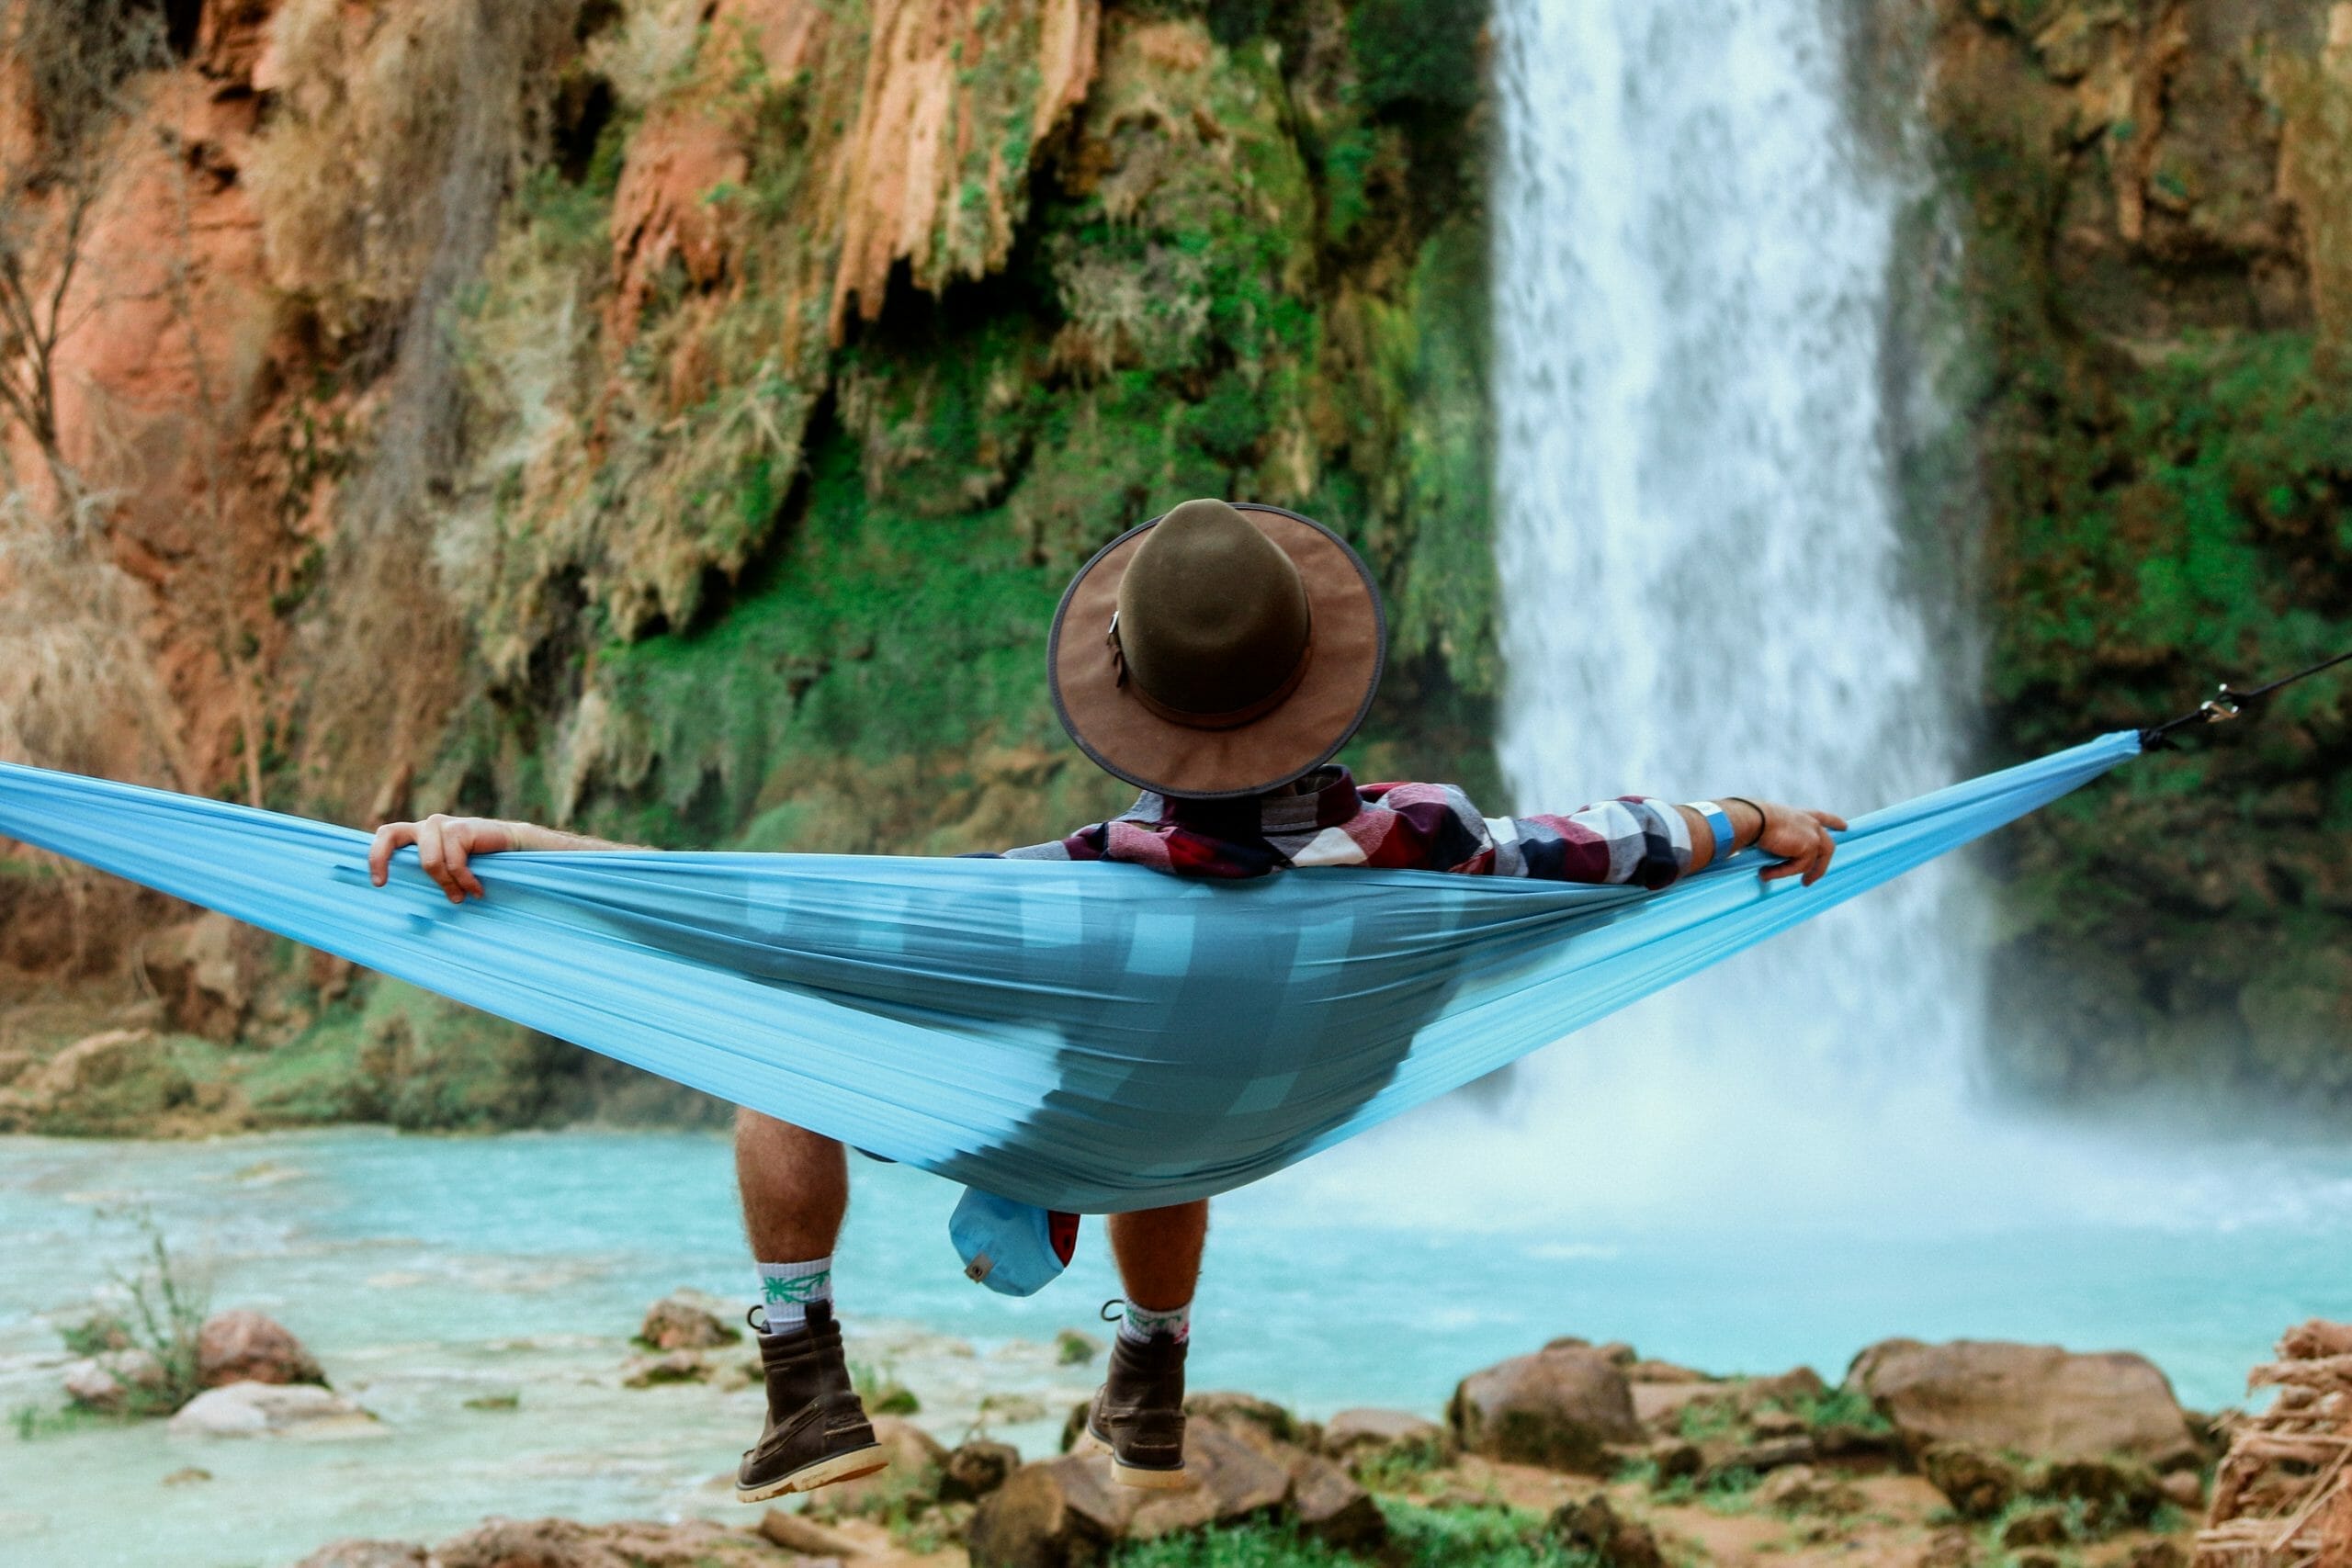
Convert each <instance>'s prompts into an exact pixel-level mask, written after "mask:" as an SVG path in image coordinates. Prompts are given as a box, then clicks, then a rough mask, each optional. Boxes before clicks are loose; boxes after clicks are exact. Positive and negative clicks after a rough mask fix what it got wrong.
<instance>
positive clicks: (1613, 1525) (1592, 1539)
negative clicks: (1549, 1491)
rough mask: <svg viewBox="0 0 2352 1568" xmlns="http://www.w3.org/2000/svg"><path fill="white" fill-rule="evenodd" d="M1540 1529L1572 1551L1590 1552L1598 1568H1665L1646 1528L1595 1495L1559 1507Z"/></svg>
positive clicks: (1663, 1558) (1661, 1555)
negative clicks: (1598, 1564) (1599, 1566)
mask: <svg viewBox="0 0 2352 1568" xmlns="http://www.w3.org/2000/svg"><path fill="white" fill-rule="evenodd" d="M1544 1529H1547V1530H1549V1531H1550V1532H1551V1534H1552V1535H1553V1536H1554V1537H1555V1539H1557V1540H1559V1541H1561V1542H1562V1543H1563V1544H1564V1545H1566V1546H1567V1547H1568V1548H1569V1549H1571V1550H1572V1551H1588V1552H1590V1553H1591V1554H1592V1555H1593V1557H1594V1558H1595V1559H1597V1560H1598V1561H1599V1562H1600V1564H1601V1568H1665V1563H1666V1558H1665V1554H1664V1553H1662V1552H1660V1551H1658V1546H1657V1536H1655V1535H1653V1534H1652V1533H1651V1532H1650V1528H1649V1527H1648V1526H1647V1525H1645V1524H1640V1523H1637V1522H1636V1521H1634V1520H1633V1519H1629V1518H1626V1517H1624V1516H1623V1515H1622V1514H1620V1513H1618V1512H1617V1510H1616V1509H1615V1508H1614V1507H1612V1506H1611V1505H1610V1502H1609V1499H1608V1498H1607V1497H1606V1496H1603V1495H1600V1494H1598V1493H1596V1494H1595V1495H1592V1496H1590V1497H1588V1498H1586V1499H1584V1500H1583V1501H1582V1502H1577V1503H1563V1504H1561V1505H1560V1506H1559V1507H1558V1508H1556V1509H1555V1510H1554V1512H1553V1514H1552V1517H1551V1518H1550V1520H1549V1521H1548V1522H1547V1523H1546V1524H1545V1526H1544Z"/></svg>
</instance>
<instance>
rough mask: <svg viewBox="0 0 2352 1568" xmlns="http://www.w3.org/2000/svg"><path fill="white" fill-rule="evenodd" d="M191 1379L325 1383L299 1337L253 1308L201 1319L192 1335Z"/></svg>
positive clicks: (206, 1383) (315, 1360) (207, 1382)
mask: <svg viewBox="0 0 2352 1568" xmlns="http://www.w3.org/2000/svg"><path fill="white" fill-rule="evenodd" d="M196 1377H197V1381H198V1382H200V1383H202V1384H203V1385H204V1386H205V1387H207V1388H219V1387H220V1386H222V1385H223V1384H225V1383H233V1382H262V1383H324V1382H326V1381H327V1377H326V1373H325V1372H324V1371H322V1370H321V1368H320V1366H319V1361H318V1358H317V1357H315V1356H313V1355H311V1352H310V1351H309V1350H307V1349H305V1348H303V1346H302V1342H301V1341H300V1340H299V1339H297V1338H295V1337H294V1336H293V1335H292V1334H290V1333H288V1331H287V1329H286V1328H285V1326H284V1325H281V1324H279V1323H277V1321H276V1320H274V1319H272V1318H267V1317H265V1316H263V1315H262V1314H260V1313H257V1312H224V1313H220V1314H216V1315H214V1316H212V1317H209V1318H207V1319H206V1320H205V1324H204V1326H203V1327H202V1328H201V1329H199V1330H198V1331H197V1337H196Z"/></svg>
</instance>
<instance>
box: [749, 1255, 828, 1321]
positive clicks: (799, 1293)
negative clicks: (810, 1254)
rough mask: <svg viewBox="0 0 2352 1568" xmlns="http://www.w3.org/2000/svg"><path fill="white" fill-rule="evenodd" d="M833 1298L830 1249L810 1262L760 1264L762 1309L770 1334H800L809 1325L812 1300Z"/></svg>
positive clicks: (826, 1300) (824, 1300)
mask: <svg viewBox="0 0 2352 1568" xmlns="http://www.w3.org/2000/svg"><path fill="white" fill-rule="evenodd" d="M832 1299H833V1258H832V1254H831V1253H827V1254H826V1255H825V1256H824V1257H822V1258H810V1259H809V1261H808V1262H806V1263H763V1264H761V1265H760V1311H761V1313H762V1314H763V1315H764V1316H765V1317H766V1318H767V1320H768V1332H769V1333H770V1334H796V1333H798V1332H799V1331H800V1330H801V1329H803V1328H806V1327H808V1326H809V1303H811V1302H831V1300H832Z"/></svg>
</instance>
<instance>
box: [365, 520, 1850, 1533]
mask: <svg viewBox="0 0 2352 1568" xmlns="http://www.w3.org/2000/svg"><path fill="white" fill-rule="evenodd" d="M1384 657H1385V626H1384V623H1383V619H1382V615H1381V606H1380V596H1379V592H1378V590H1377V588H1376V587H1375V585H1374V581H1373V579H1372V574H1371V572H1370V571H1369V570H1367V569H1366V568H1365V566H1364V564H1363V561H1362V560H1361V559H1359V558H1357V556H1356V554H1355V552H1354V551H1353V550H1351V549H1350V548H1349V547H1348V546H1347V545H1346V544H1345V543H1344V542H1342V541H1341V540H1340V538H1339V536H1337V535H1335V534H1332V533H1331V532H1329V530H1328V529H1325V528H1324V527H1322V526H1321V525H1318V524H1316V523H1312V522H1309V521H1308V520H1307V519H1306V518H1304V517H1300V516H1298V515H1296V514H1295V513H1289V512H1284V511H1283V510H1282V509H1281V508H1278V507H1270V506H1256V505H1248V506H1235V505H1230V504H1228V503H1227V502H1221V501H1191V502H1185V503H1184V504H1183V505H1182V506H1179V507H1177V508H1176V509H1175V510H1174V511H1172V512H1170V513H1168V514H1167V515H1166V516H1164V517H1161V518H1159V519H1156V520H1154V521H1153V522H1151V523H1147V524H1145V525H1142V526H1141V527H1138V528H1136V529H1133V530H1130V531H1129V532H1128V533H1126V534H1124V535H1122V536H1120V537H1119V538H1117V539H1115V540H1114V541H1113V542H1112V543H1111V544H1109V545H1107V546H1105V547H1103V549H1102V550H1101V551H1100V552H1098V553H1097V554H1096V555H1095V557H1094V558H1092V559H1091V560H1090V561H1088V562H1087V564H1086V565H1085V567H1084V568H1082V569H1081V570H1080V572H1079V574H1078V576H1077V578H1076V579H1075V580H1074V581H1072V582H1071V583H1070V586H1069V592H1066V593H1065V594H1064V595H1063V597H1062V602H1061V607H1060V609H1059V610H1058V611H1057V613H1056V615H1055V618H1054V625H1053V631H1052V638H1051V644H1050V651H1049V653H1048V655H1047V670H1048V678H1049V682H1050V685H1051V689H1052V692H1053V697H1054V705H1055V710H1056V712H1057V714H1058V715H1059V716H1060V717H1061V720H1062V723H1063V725H1064V727H1065V728H1068V729H1069V733H1070V736H1071V738H1072V739H1075V740H1076V741H1077V742H1078V745H1079V747H1080V750H1083V751H1084V752H1085V753H1086V754H1087V756H1089V757H1090V758H1091V759H1092V760H1093V761H1095V762H1097V763H1098V764H1100V765H1101V766H1102V767H1103V768H1104V769H1105V770H1107V771H1108V772H1110V773H1114V774H1115V775H1116V776H1118V777H1119V778H1122V779H1124V780H1125V781H1127V782H1128V783H1130V784H1136V785H1137V786H1138V787H1140V788H1141V789H1142V790H1143V791H1144V794H1143V795H1142V796H1141V798H1139V799H1138V800H1137V801H1136V805H1135V806H1134V807H1133V808H1131V809H1130V810H1129V811H1128V812H1127V813H1126V814H1125V816H1123V817H1120V818H1116V819H1115V820H1113V821H1110V822H1100V823H1095V824H1092V825H1091V826H1089V827H1086V828H1081V829H1079V830H1078V831H1077V832H1075V833H1073V834H1071V835H1070V836H1069V838H1067V839H1064V840H1060V841H1058V842H1056V843H1048V844H1039V845H1035V846H1033V847H1031V848H1028V849H1023V850H1014V851H1012V852H1011V853H1012V855H1014V856H1017V857H1023V858H1053V859H1069V860H1124V861H1134V862H1138V863H1143V864H1145V865H1148V866H1153V867H1156V868H1158V869H1159V870H1161V871H1165V872H1169V873H1171V874H1178V875H1190V876H1216V877H1249V876H1259V875H1263V874H1268V873H1271V872H1275V871H1281V870H1284V869H1288V868H1292V867H1300V866H1329V865H1373V866H1391V867H1417V868H1420V869H1424V870H1430V871H1447V872H1459V873H1467V874H1487V875H1498V876H1534V877H1548V878H1553V879H1555V880H1563V881H1571V882H1591V883H1634V884H1636V885H1639V886H1646V887H1662V886H1666V885H1667V884H1668V883H1669V882H1672V881H1673V880H1674V879H1675V878H1677V877H1678V876H1680V875H1683V874H1687V873H1689V872H1691V871H1694V870H1696V869H1698V868H1700V867H1702V866H1704V865H1707V864H1709V863H1712V862H1713V860H1715V859H1716V858H1717V857H1718V855H1719V854H1723V853H1736V852H1738V851H1740V850H1743V849H1747V848H1748V847H1751V846H1759V847H1761V848H1762V849H1763V850H1764V851H1765V852H1767V853H1768V854H1770V855H1772V856H1775V857H1778V863H1776V864H1773V865H1771V866H1769V867H1767V868H1766V869H1765V870H1764V872H1763V875H1764V876H1766V877H1767V878H1773V877H1783V876H1802V877H1803V878H1804V881H1805V882H1806V883H1807V884H1808V885H1809V884H1811V883H1813V882H1814V881H1815V880H1817V879H1818V878H1819V877H1820V875H1821V874H1822V873H1823V872H1824V871H1826V869H1827V868H1828V865H1829V861H1830V857H1831V855H1832V854H1833V853H1834V852H1835V849H1836V843H1835V840H1832V839H1831V837H1830V833H1831V832H1832V831H1833V830H1835V829H1843V828H1844V827H1845V826H1846V824H1845V823H1844V822H1843V821H1842V820H1840V819H1839V818H1837V817H1834V816H1831V815H1829V814H1828V813H1826V812H1821V811H1804V810H1796V809H1793V808H1791V807H1784V806H1774V805H1770V804H1769V803H1759V802H1755V801H1750V800H1746V799H1742V798H1740V797H1738V796H1730V797H1726V798H1725V799H1724V801H1723V802H1721V803H1720V804H1719V803H1717V802H1713V801H1700V802H1696V803H1694V804H1691V805H1688V806H1672V805H1668V803H1666V802H1664V801H1659V800H1652V799H1647V798H1642V797H1631V796H1629V797H1626V798H1623V799H1621V800H1612V801H1603V802H1600V804H1597V805H1593V806H1589V807H1584V808H1583V809H1581V810H1579V811H1577V812H1574V813H1572V814H1570V815H1568V816H1566V817H1527V818H1495V819H1491V820H1490V819H1487V818H1482V817H1480V816H1479V814H1478V812H1477V810H1476V807H1473V806H1472V805H1471V804H1470V802H1469V800H1468V799H1467V798H1466V797H1465V796H1464V795H1463V794H1462V792H1461V791H1460V790H1458V789H1456V788H1454V787H1453V786H1452V785H1446V784H1374V785H1372V786H1369V787H1362V788H1360V787H1359V786H1358V785H1357V784H1355V783H1354V781H1353V780H1352V779H1351V777H1350V776H1349V774H1348V772H1347V770H1346V769H1345V768H1341V767H1335V766H1330V765H1329V761H1330V759H1331V757H1332V756H1333V755H1334V754H1335V753H1336V752H1337V751H1338V750H1340V747H1341V746H1342V745H1344V744H1345V743H1346V742H1347V740H1348V739H1349V738H1350V737H1351V736H1352V735H1353V734H1354V733H1355V730H1356V728H1357V727H1358V726H1359V725H1360V724H1362V723H1363V717H1364V715H1365V713H1366V711H1367V710H1368V709H1369V708H1370V706H1371V704H1372V699H1373V694H1374V689H1375V688H1376V687H1377V685H1378V684H1379V680H1380V671H1381V665H1382V661H1383V659H1384ZM409 844H413V845H415V846H416V850H417V858H418V861H419V863H420V864H421V865H422V866H423V868H424V872H425V873H426V874H428V875H430V876H431V877H432V878H433V879H434V880H435V882H436V883H438V884H439V885H440V886H441V887H442V888H443V889H444V890H445V891H446V892H447V894H448V896H449V897H450V898H451V900H452V901H458V902H461V901H463V900H464V899H465V898H467V897H481V895H482V887H481V883H480V881H479V880H477V879H476V877H475V875H474V873H473V871H472V869H471V867H470V864H469V862H470V860H471V858H472V857H474V856H476V855H481V854H487V853H491V852H497V851H502V850H517V849H522V850H594V849H621V848H626V847H628V846H624V845H618V844H610V843H606V842H605V841H603V840H595V839H587V838H582V837H580V836H579V835H576V834H571V833H563V832H559V831H556V830H554V829H548V828H542V827H537V826H535V825H532V824H528V823H521V822H499V821H491V820H487V819H484V818H450V817H440V816H435V817H429V818H425V819H424V821H422V822H394V823H390V824H388V825H386V826H385V827H384V828H382V829H379V830H378V832H377V834H376V840H375V843H374V845H373V846H372V848H371V850H370V852H369V857H368V859H369V867H370V871H371V873H372V874H373V876H374V878H375V881H376V883H377V884H378V886H381V885H382V884H383V882H384V880H385V877H386V874H387V871H388V867H389V863H390V858H391V855H392V852H394V851H395V850H396V849H398V848H401V847H402V846H405V845H409ZM735 1158H736V1171H737V1177H738V1181H739V1184H740V1186H741V1191H742V1202H743V1224H744V1229H745V1231H746V1233H747V1235H748V1237H749V1240H750V1242H751V1246H752V1254H753V1256H754V1258H756V1259H757V1260H758V1269H759V1277H760V1286H761V1304H760V1305H759V1306H757V1307H755V1308H754V1309H753V1311H754V1312H759V1313H761V1314H763V1318H762V1320H761V1321H760V1322H757V1323H754V1325H753V1326H754V1327H757V1328H759V1329H760V1331H761V1332H760V1354H761V1359H762V1362H763V1366H764V1368H765V1370H766V1373H767V1391H768V1416H767V1422H766V1425H765V1427H764V1428H763V1431H762V1433H761V1436H760V1440H759V1442H758V1444H757V1445H756V1446H755V1447H753V1448H752V1450H749V1451H748V1452H747V1453H745V1455H744V1456H743V1462H742V1466H741V1470H740V1471H739V1472H738V1474H737V1479H736V1496H737V1497H739V1498H741V1500H743V1501H745V1502H756V1501H759V1500H762V1499H764V1498H768V1497H773V1496H777V1495H782V1494H784V1493H787V1492H805V1491H809V1490H810V1489H812V1488H815V1487H819V1486H823V1485H827V1484H829V1483H833V1482H837V1481H845V1480H849V1479H851V1478H853V1477H854V1476H858V1475H865V1474H868V1473H870V1472H873V1471H876V1470H878V1469H880V1468H881V1466H882V1464H883V1463H884V1462H885V1461H884V1454H883V1450H881V1448H880V1447H879V1446H878V1445H876V1442H875V1439H874V1431H873V1427H871V1425H870V1424H869V1423H868V1422H867V1420H866V1417H865V1411H864V1409H863V1408H862V1407H861V1406H860V1404H859V1403H858V1400H857V1396H856V1394H855V1393H854V1392H852V1390H851V1387H850V1382H849V1375H848V1372H847V1370H846V1367H845V1364H844V1362H843V1359H842V1348H841V1330H840V1328H839V1326H838V1325H836V1324H835V1322H834V1320H833V1314H832V1252H833V1246H834V1242H835V1240H836V1239H837V1237H838V1236H839V1235H840V1232H841V1225H842V1214H843V1213H844V1212H845V1210H846V1209H847V1207H848V1202H849V1171H848V1162H847V1158H846V1155H845V1151H844V1150H843V1148H842V1145H841V1144H839V1143H838V1142H836V1141H834V1140H833V1139H831V1138H827V1137H824V1136H821V1135H820V1134H815V1133H811V1132H809V1131H807V1130H805V1129H803V1128H799V1127H796V1126H793V1125H792V1124H790V1123H788V1122H779V1121H776V1120H775V1119H774V1118H772V1117H767V1116H763V1115H759V1114H756V1113H754V1112H752V1111H742V1112H741V1113H740V1114H739V1115H738V1117H737V1121H736V1134H735ZM1105 1228H1106V1229H1107V1230H1108V1231H1109V1233H1110V1237H1111V1250H1112V1254H1113V1256H1114V1258H1115V1259H1116V1261H1117V1264H1118V1268H1119V1274H1120V1279H1121V1281H1122V1283H1123V1284H1124V1285H1125V1290H1126V1302H1125V1312H1124V1314H1123V1316H1122V1318H1121V1321H1120V1324H1119V1331H1118V1337H1117V1339H1116V1342H1115V1343H1114V1347H1113V1349H1112V1353H1111V1366H1110V1372H1109V1376H1108V1378H1107V1380H1106V1381H1105V1382H1104V1383H1103V1387H1102V1388H1101V1389H1100V1390H1098V1391H1097V1393H1096V1394H1095V1396H1094V1403H1093V1405H1092V1408H1091V1414H1090V1417H1089V1420H1088V1423H1087V1429H1088V1433H1089V1435H1090V1436H1091V1438H1094V1439H1095V1440H1096V1441H1097V1442H1099V1443H1101V1444H1102V1445H1103V1446H1104V1447H1106V1448H1108V1449H1109V1450H1111V1454H1112V1459H1113V1464H1114V1473H1115V1474H1116V1475H1117V1476H1118V1478H1119V1479H1120V1480H1121V1481H1123V1482H1125V1483H1129V1484H1131V1485H1138V1486H1174V1485H1181V1484H1182V1483H1183V1480H1184V1416H1183V1408H1182V1406H1183V1399H1184V1357H1185V1350H1186V1346H1187V1344H1188V1341H1189V1337H1190V1326H1189V1320H1190V1314H1191V1309H1192V1302H1193V1289H1194V1286H1195V1284H1196V1283H1197V1281H1198V1280H1199V1277H1200V1269H1201V1253H1202V1247H1203V1245H1204V1241H1205V1239H1206V1236H1207V1233H1208V1204H1207V1203H1206V1202H1205V1201H1200V1202H1192V1203H1181V1204H1177V1205H1174V1206H1172V1207H1168V1208H1160V1209H1148V1210H1143V1211H1139V1212H1136V1213H1124V1214H1113V1215H1111V1216H1110V1218H1109V1220H1108V1222H1107V1224H1106V1227H1105Z"/></svg>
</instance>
